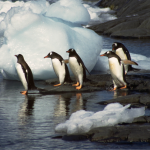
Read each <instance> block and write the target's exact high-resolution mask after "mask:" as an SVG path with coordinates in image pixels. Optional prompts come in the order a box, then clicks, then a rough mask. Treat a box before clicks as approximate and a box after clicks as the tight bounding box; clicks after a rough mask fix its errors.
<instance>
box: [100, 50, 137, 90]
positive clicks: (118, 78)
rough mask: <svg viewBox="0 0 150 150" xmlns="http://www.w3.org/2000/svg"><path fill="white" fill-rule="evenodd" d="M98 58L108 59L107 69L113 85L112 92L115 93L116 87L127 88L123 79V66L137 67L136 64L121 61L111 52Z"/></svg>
mask: <svg viewBox="0 0 150 150" xmlns="http://www.w3.org/2000/svg"><path fill="white" fill-rule="evenodd" d="M100 56H106V57H108V62H109V69H110V73H111V76H112V78H113V84H114V88H113V91H115V90H116V89H117V88H118V87H120V89H125V88H127V82H126V79H125V69H124V65H123V64H128V65H129V64H132V65H137V63H136V62H133V61H130V60H121V58H120V57H119V56H118V55H117V54H116V53H114V52H112V51H107V52H106V53H104V54H102V55H100Z"/></svg>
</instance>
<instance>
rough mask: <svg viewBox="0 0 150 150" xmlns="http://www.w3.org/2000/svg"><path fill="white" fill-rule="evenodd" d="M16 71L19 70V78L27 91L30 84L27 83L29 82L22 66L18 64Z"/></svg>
mask: <svg viewBox="0 0 150 150" xmlns="http://www.w3.org/2000/svg"><path fill="white" fill-rule="evenodd" d="M16 69H17V73H18V76H19V78H20V80H21V82H22V84H23V86H24V88H25V90H26V91H27V90H28V83H27V80H26V78H25V74H24V72H23V70H22V67H21V65H20V64H18V63H17V65H16Z"/></svg>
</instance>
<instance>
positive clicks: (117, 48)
mask: <svg viewBox="0 0 150 150" xmlns="http://www.w3.org/2000/svg"><path fill="white" fill-rule="evenodd" d="M112 51H113V52H115V53H116V54H117V55H118V56H119V57H120V58H121V60H131V56H130V53H129V51H128V50H127V48H126V47H125V46H124V45H123V44H122V43H119V42H114V43H113V44H112ZM124 67H125V74H127V72H128V71H131V70H139V69H135V68H133V67H132V66H131V65H124Z"/></svg>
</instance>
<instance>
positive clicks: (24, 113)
mask: <svg viewBox="0 0 150 150" xmlns="http://www.w3.org/2000/svg"><path fill="white" fill-rule="evenodd" d="M35 98H36V97H35V96H29V95H25V100H24V102H23V103H22V104H21V106H20V110H19V113H18V116H19V120H20V124H21V125H25V124H26V123H27V121H28V117H29V116H30V115H32V113H33V109H34V102H35Z"/></svg>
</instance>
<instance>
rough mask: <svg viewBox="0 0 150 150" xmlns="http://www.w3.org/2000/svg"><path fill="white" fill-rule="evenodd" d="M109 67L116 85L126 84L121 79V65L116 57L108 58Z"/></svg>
mask: <svg viewBox="0 0 150 150" xmlns="http://www.w3.org/2000/svg"><path fill="white" fill-rule="evenodd" d="M109 68H110V72H111V75H112V78H113V80H114V82H115V83H116V85H120V86H123V85H124V84H126V83H125V82H124V79H123V66H122V64H119V61H118V59H117V58H109Z"/></svg>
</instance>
